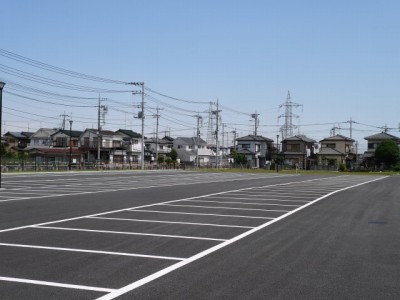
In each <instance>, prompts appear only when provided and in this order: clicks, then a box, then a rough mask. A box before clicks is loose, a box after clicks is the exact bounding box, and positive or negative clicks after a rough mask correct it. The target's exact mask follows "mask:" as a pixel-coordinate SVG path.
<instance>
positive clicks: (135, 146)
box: [116, 129, 142, 163]
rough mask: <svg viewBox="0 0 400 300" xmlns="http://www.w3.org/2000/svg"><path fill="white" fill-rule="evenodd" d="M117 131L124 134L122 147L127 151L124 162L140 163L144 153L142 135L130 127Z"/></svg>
mask: <svg viewBox="0 0 400 300" xmlns="http://www.w3.org/2000/svg"><path fill="white" fill-rule="evenodd" d="M116 133H117V134H119V135H121V136H122V149H124V150H125V153H126V155H125V156H124V157H123V162H124V163H133V162H135V163H138V162H139V161H140V160H141V155H142V135H141V134H140V133H137V132H134V131H132V130H128V129H119V130H118V131H117V132H116Z"/></svg>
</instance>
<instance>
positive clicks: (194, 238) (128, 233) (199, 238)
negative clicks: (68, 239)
mask: <svg viewBox="0 0 400 300" xmlns="http://www.w3.org/2000/svg"><path fill="white" fill-rule="evenodd" d="M31 227H32V228H43V229H53V230H69V231H82V232H98V233H112V234H127V235H140V236H156V237H166V238H175V239H189V240H205V241H218V242H224V241H226V239H214V238H206V237H197V236H185V235H169V234H156V233H141V232H127V231H112V230H94V229H82V228H67V227H50V226H31Z"/></svg>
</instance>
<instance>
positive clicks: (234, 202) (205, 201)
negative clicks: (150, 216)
mask: <svg viewBox="0 0 400 300" xmlns="http://www.w3.org/2000/svg"><path fill="white" fill-rule="evenodd" d="M246 200H247V199H246ZM248 200H249V201H251V200H252V199H248ZM181 202H202V203H207V202H211V203H220V204H243V205H258V206H283V207H299V206H301V205H297V204H277V203H252V202H236V201H215V200H182V201H181Z"/></svg>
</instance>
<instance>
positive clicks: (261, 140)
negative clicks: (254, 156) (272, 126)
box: [236, 134, 273, 142]
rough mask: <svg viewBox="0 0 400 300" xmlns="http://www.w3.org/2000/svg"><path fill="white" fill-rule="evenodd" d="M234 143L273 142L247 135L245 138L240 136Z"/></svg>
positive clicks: (261, 137)
mask: <svg viewBox="0 0 400 300" xmlns="http://www.w3.org/2000/svg"><path fill="white" fill-rule="evenodd" d="M236 141H259V142H273V140H271V139H269V138H266V137H263V136H261V135H252V134H249V135H247V136H242V137H240V138H237V139H236Z"/></svg>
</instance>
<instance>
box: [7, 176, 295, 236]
mask: <svg viewBox="0 0 400 300" xmlns="http://www.w3.org/2000/svg"><path fill="white" fill-rule="evenodd" d="M293 176H299V175H293V174H290V175H289V174H287V175H281V176H278V175H276V176H273V177H268V178H278V177H293ZM261 178H263V179H265V178H266V177H265V176H262V177H261V176H260V177H256V178H255V177H253V178H251V177H246V178H242V177H240V178H236V177H235V178H223V179H221V180H220V181H238V180H253V179H261ZM206 179H207V180H203V181H194V182H182V181H176V182H177V183H170V184H167V185H145V186H136V187H127V188H120V189H115V188H112V189H105V190H93V191H79V192H78V193H76V192H75V193H74V192H72V193H63V194H50V195H41V196H33V197H20V198H18V199H7V200H0V202H9V201H22V200H30V199H42V198H50V197H64V196H76V195H88V194H97V193H110V192H119V191H131V190H137V189H150V188H157V187H165V186H168V187H171V186H180V185H188V184H200V183H214V182H216V181H215V180H210V178H206ZM99 184H101V185H104V183H99ZM50 187H51V186H50ZM14 198H15V197H14ZM0 232H1V231H0Z"/></svg>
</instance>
